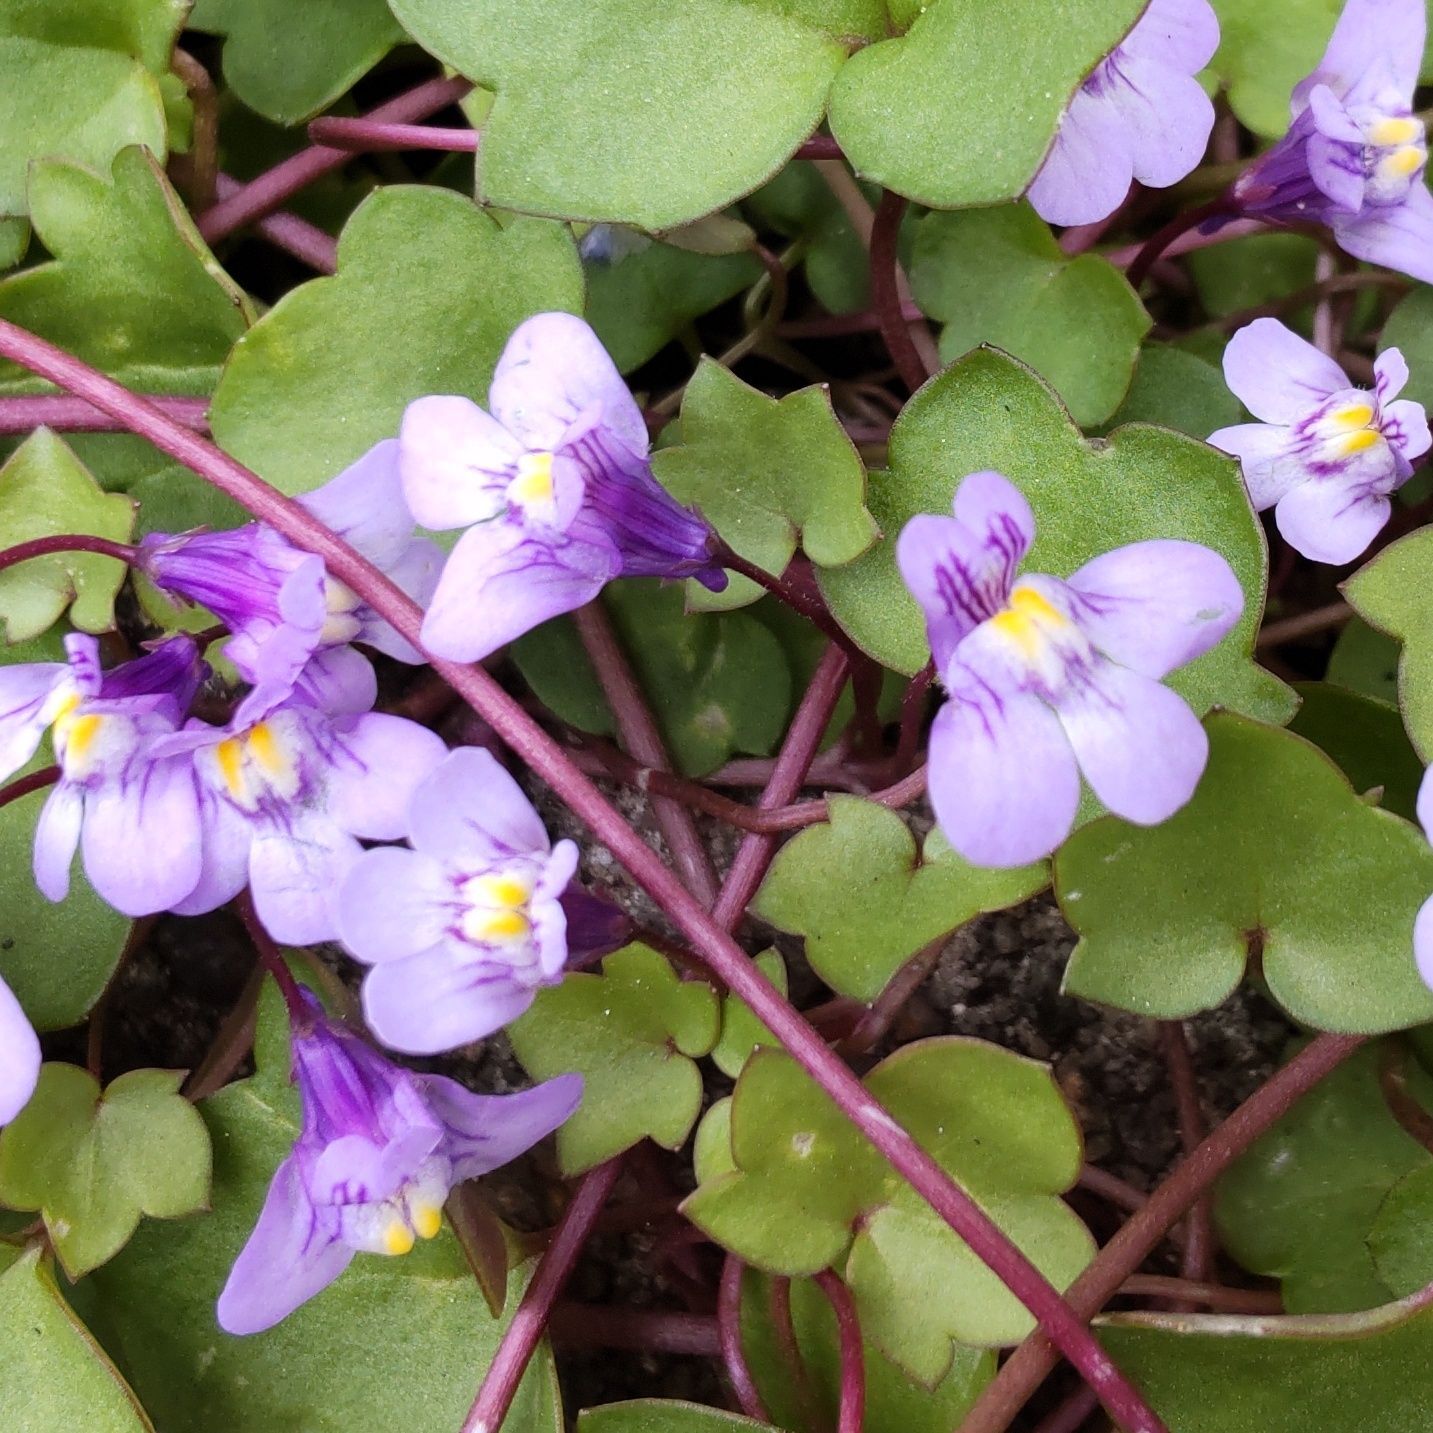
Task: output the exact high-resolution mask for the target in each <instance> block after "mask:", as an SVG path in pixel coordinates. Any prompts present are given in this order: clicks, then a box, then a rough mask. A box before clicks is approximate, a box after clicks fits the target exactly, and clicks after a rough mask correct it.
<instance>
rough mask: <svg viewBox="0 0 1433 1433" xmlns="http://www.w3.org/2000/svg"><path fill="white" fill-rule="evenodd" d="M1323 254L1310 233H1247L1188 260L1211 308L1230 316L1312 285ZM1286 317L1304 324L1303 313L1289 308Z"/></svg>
mask: <svg viewBox="0 0 1433 1433" xmlns="http://www.w3.org/2000/svg"><path fill="white" fill-rule="evenodd" d="M1318 257H1319V246H1318V245H1317V244H1316V243H1315V242H1314V240H1313V239H1311V238H1309V237H1308V236H1307V235H1305V234H1279V233H1273V234H1246V235H1245V236H1244V237H1243V238H1240V239H1231V240H1230V241H1229V242H1228V243H1224V244H1220V245H1219V252H1218V253H1217V254H1216V253H1213V252H1211V251H1208V250H1204V249H1196V250H1195V251H1194V252H1193V253H1192V254H1190V255H1189V256H1188V258H1187V259H1185V261H1184V262H1185V263H1187V264H1188V266H1189V271H1190V273H1191V274H1192V275H1193V276H1194V287H1195V289H1196V290H1197V292H1198V294H1199V301H1200V303H1201V304H1203V305H1204V310H1205V312H1206V313H1207V314H1208V315H1209V316H1210V318H1227V317H1228V316H1229V315H1230V314H1234V313H1239V312H1240V311H1242V310H1243V309H1250V308H1255V307H1257V306H1258V305H1260V304H1267V303H1275V302H1278V301H1279V300H1281V299H1285V298H1287V297H1288V296H1289V295H1290V294H1293V293H1297V292H1298V291H1299V290H1300V289H1302V288H1307V287H1308V285H1309V284H1311V283H1313V281H1314V270H1315V267H1316V266H1317V264H1318ZM1308 312H1310V310H1308V309H1305V310H1303V311H1302V313H1308ZM1284 320H1285V322H1286V323H1289V324H1291V325H1293V326H1295V327H1298V326H1299V325H1300V323H1301V317H1300V315H1296V314H1289V313H1287V312H1285V314H1284Z"/></svg>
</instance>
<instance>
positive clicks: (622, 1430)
mask: <svg viewBox="0 0 1433 1433" xmlns="http://www.w3.org/2000/svg"><path fill="white" fill-rule="evenodd" d="M769 1426H770V1425H769V1424H766V1423H758V1422H757V1421H756V1419H754V1418H743V1417H742V1416H741V1415H740V1414H737V1413H726V1412H723V1411H722V1410H721V1409H719V1408H708V1407H707V1406H706V1405H705V1404H702V1403H682V1402H680V1401H678V1400H677V1399H674V1398H633V1399H630V1400H628V1401H627V1402H624V1403H604V1404H603V1405H602V1406H601V1407H600V1408H584V1409H583V1410H582V1412H581V1413H579V1414H578V1415H577V1433H763V1430H766V1429H767V1428H768V1427H769Z"/></svg>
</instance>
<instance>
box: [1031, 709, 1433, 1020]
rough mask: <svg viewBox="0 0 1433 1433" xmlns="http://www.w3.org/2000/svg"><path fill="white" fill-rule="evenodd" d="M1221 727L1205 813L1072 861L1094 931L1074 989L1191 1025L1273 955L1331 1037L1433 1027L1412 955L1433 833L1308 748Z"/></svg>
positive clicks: (1079, 900)
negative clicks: (1249, 965)
mask: <svg viewBox="0 0 1433 1433" xmlns="http://www.w3.org/2000/svg"><path fill="white" fill-rule="evenodd" d="M1205 727H1206V729H1207V730H1208V732H1209V766H1208V769H1207V770H1206V771H1205V773H1204V779H1203V780H1202V781H1201V782H1200V784H1199V789H1198V790H1197V791H1196V792H1195V793H1194V799H1193V800H1192V801H1190V803H1189V805H1187V806H1186V807H1185V808H1184V809H1183V810H1182V811H1180V812H1179V813H1178V814H1177V815H1175V816H1174V817H1172V818H1171V819H1170V820H1168V821H1166V822H1165V823H1164V824H1163V825H1162V826H1157V827H1154V828H1153V829H1140V828H1137V827H1134V826H1131V825H1129V824H1128V823H1126V822H1123V821H1119V820H1117V819H1115V818H1114V817H1108V818H1106V819H1104V820H1102V821H1097V822H1095V823H1093V824H1092V825H1089V826H1086V827H1085V828H1084V829H1083V830H1081V831H1077V832H1076V833H1075V835H1074V836H1072V837H1071V838H1070V840H1069V841H1067V842H1066V843H1065V845H1064V847H1063V848H1062V849H1061V850H1060V852H1059V854H1058V855H1057V856H1056V859H1055V891H1056V894H1057V895H1058V896H1059V898H1060V905H1061V907H1062V909H1063V910H1064V912H1065V917H1066V919H1067V920H1069V922H1070V924H1071V925H1073V926H1074V928H1075V930H1076V931H1077V932H1078V933H1079V935H1080V943H1079V944H1078V945H1077V946H1076V947H1075V951H1074V954H1073V955H1072V956H1071V958H1070V965H1069V969H1068V970H1067V971H1066V973H1065V989H1066V990H1067V991H1068V992H1069V993H1071V994H1073V995H1079V996H1083V997H1084V998H1085V999H1087V1000H1095V1001H1098V1002H1100V1003H1101V1004H1105V1005H1113V1006H1115V1007H1116V1008H1118V1009H1122V1010H1131V1011H1134V1012H1135V1013H1137V1014H1140V1015H1152V1016H1155V1017H1156V1018H1158V1019H1164V1020H1177V1019H1183V1018H1184V1017H1185V1016H1188V1015H1192V1014H1194V1013H1195V1012H1196V1011H1200V1010H1209V1009H1212V1008H1213V1007H1214V1006H1216V1005H1218V1004H1220V1003H1221V1002H1222V1001H1223V1000H1224V998H1225V997H1226V996H1228V995H1229V994H1230V993H1231V992H1232V991H1233V990H1234V988H1235V987H1236V986H1237V985H1238V984H1239V981H1240V979H1241V977H1242V976H1243V973H1244V967H1245V963H1246V961H1247V960H1248V959H1249V957H1250V954H1251V953H1252V952H1259V953H1260V956H1261V967H1260V968H1261V971H1262V975H1263V978H1264V980H1265V982H1266V983H1267V985H1268V987H1269V990H1270V992H1271V993H1272V994H1273V996H1274V998H1275V999H1276V1000H1278V1002H1279V1003H1280V1004H1281V1005H1282V1006H1283V1007H1284V1009H1285V1010H1287V1011H1288V1012H1289V1014H1290V1015H1292V1016H1293V1017H1294V1018H1295V1019H1296V1020H1299V1021H1302V1022H1303V1023H1305V1024H1308V1025H1312V1026H1314V1027H1315V1028H1316V1029H1320V1030H1346V1031H1358V1032H1360V1033H1364V1034H1371V1033H1377V1032H1379V1031H1383V1030H1395V1029H1400V1028H1403V1027H1405V1026H1409V1025H1416V1024H1419V1023H1420V1022H1423V1021H1426V1020H1429V1019H1433V993H1430V992H1429V991H1428V989H1427V987H1426V986H1424V984H1423V982H1422V981H1421V980H1420V979H1419V978H1418V974H1417V971H1416V970H1415V968H1414V964H1413V956H1412V949H1411V934H1412V930H1413V918H1414V916H1415V915H1416V914H1417V912H1418V908H1419V906H1421V905H1422V903H1423V901H1424V900H1425V899H1426V898H1427V895H1428V892H1429V891H1430V890H1433V851H1430V850H1429V847H1428V843H1427V842H1426V841H1425V840H1424V839H1423V836H1422V834H1421V833H1420V832H1419V831H1418V830H1417V828H1416V827H1414V826H1411V825H1410V824H1409V823H1408V822H1406V821H1404V820H1402V819H1401V818H1399V817H1397V816H1394V815H1392V814H1391V813H1389V812H1387V811H1380V810H1378V809H1377V808H1376V807H1372V806H1369V805H1368V804H1367V803H1365V802H1364V801H1362V800H1361V799H1360V798H1359V797H1358V796H1357V795H1356V794H1355V793H1354V792H1353V790H1352V789H1351V788H1350V787H1349V784H1348V780H1347V778H1345V777H1344V775H1343V773H1342V772H1340V771H1339V770H1338V769H1337V768H1336V767H1335V766H1334V765H1333V763H1332V762H1331V761H1329V759H1328V758H1327V757H1326V756H1324V754H1323V753H1322V752H1320V751H1319V750H1318V749H1317V748H1316V747H1314V746H1311V745H1310V744H1309V743H1308V742H1306V741H1304V740H1303V739H1302V738H1300V737H1297V736H1293V735H1291V734H1290V733H1288V732H1286V731H1280V730H1278V729H1277V728H1274V727H1266V726H1260V725H1258V724H1256V723H1254V722H1250V721H1246V720H1245V719H1243V718H1241V717H1236V716H1231V715H1226V714H1215V715H1213V716H1211V717H1209V718H1208V720H1207V721H1206V722H1205Z"/></svg>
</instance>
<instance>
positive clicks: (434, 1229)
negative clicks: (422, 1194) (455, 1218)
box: [413, 1204, 443, 1239]
mask: <svg viewBox="0 0 1433 1433" xmlns="http://www.w3.org/2000/svg"><path fill="white" fill-rule="evenodd" d="M413 1227H414V1229H416V1230H417V1231H418V1237H419V1238H420V1239H435V1238H437V1236H438V1231H439V1230H440V1229H441V1228H442V1227H443V1211H442V1210H441V1209H439V1208H438V1206H437V1205H436V1204H415V1205H414V1206H413Z"/></svg>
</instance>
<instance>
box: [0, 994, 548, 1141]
mask: <svg viewBox="0 0 1433 1433" xmlns="http://www.w3.org/2000/svg"><path fill="white" fill-rule="evenodd" d="M39 1078H40V1042H39V1040H38V1039H36V1037H35V1031H34V1027H33V1026H32V1025H31V1024H30V1022H29V1020H28V1019H27V1018H26V1016H25V1012H24V1011H23V1010H22V1009H21V1008H20V1002H19V1001H18V1000H16V999H15V996H14V994H13V993H12V991H11V989H10V987H9V986H8V985H6V984H5V982H4V981H3V980H0V1125H6V1124H9V1123H10V1121H11V1120H13V1119H14V1118H15V1116H16V1115H18V1114H19V1113H20V1111H21V1110H22V1109H24V1108H25V1106H26V1105H27V1104H28V1103H29V1101H30V1096H31V1095H33V1094H34V1093H35V1082H36V1080H38V1079H39ZM567 1078H571V1076H568V1077H567ZM538 1088H539V1089H541V1088H542V1086H538Z"/></svg>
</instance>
